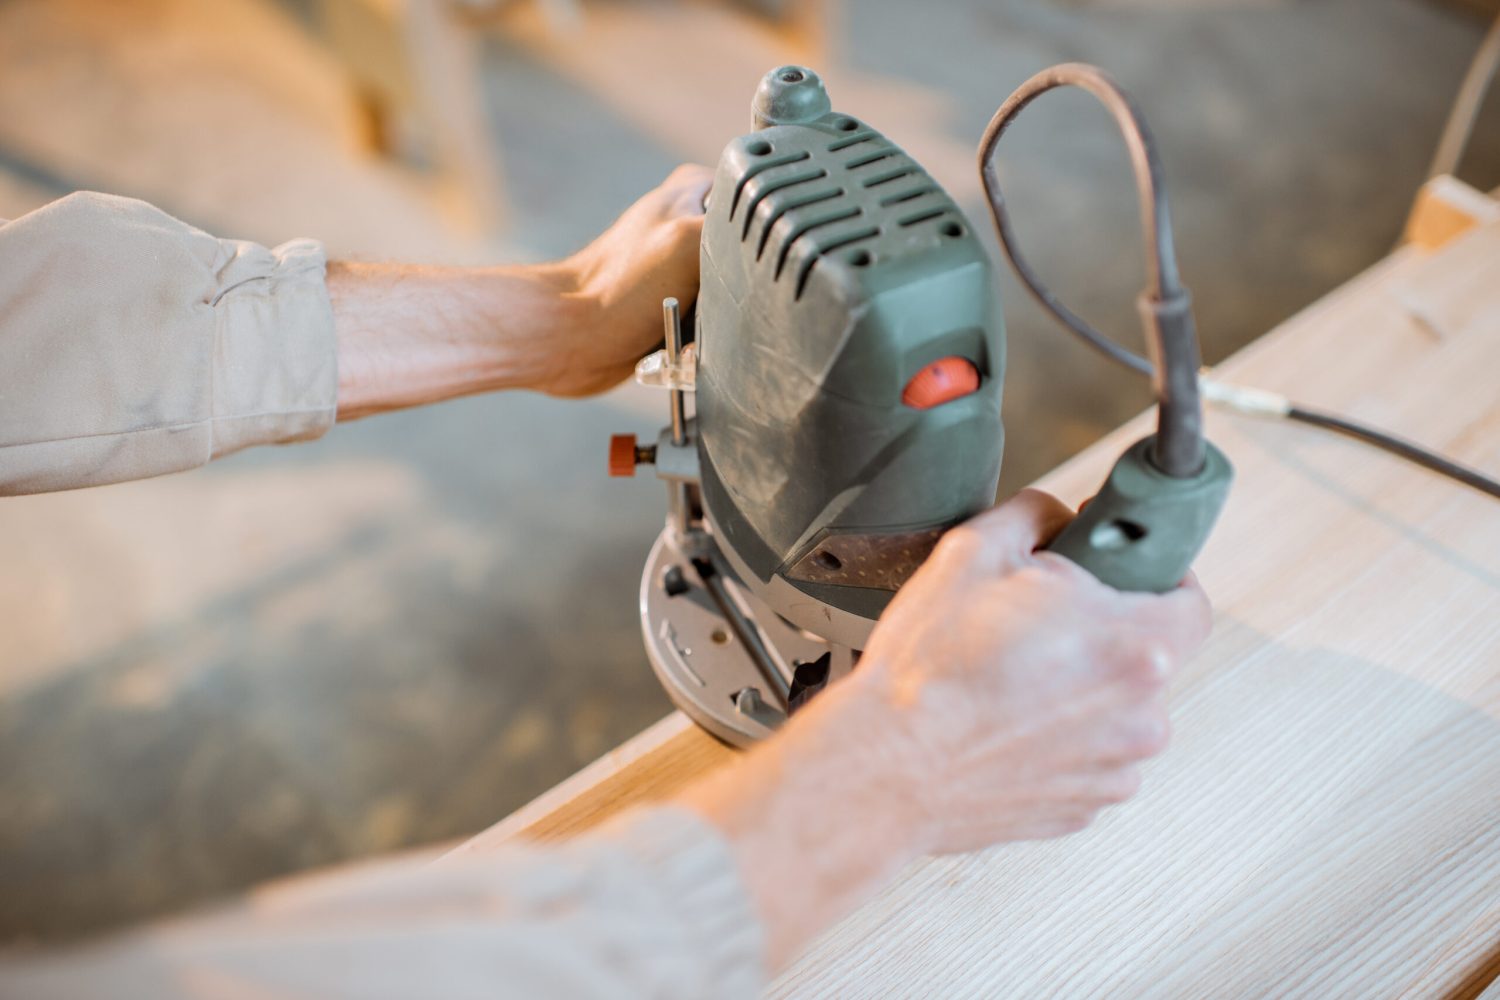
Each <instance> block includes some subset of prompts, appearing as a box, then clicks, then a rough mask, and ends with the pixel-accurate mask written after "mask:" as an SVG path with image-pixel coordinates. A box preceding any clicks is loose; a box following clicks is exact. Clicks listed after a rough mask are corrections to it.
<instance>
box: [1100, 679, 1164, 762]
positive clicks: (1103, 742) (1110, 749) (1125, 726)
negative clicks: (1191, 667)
mask: <svg viewBox="0 0 1500 1000" xmlns="http://www.w3.org/2000/svg"><path fill="white" fill-rule="evenodd" d="M1171 739H1172V723H1171V719H1170V717H1169V716H1168V714H1167V708H1166V705H1165V704H1164V703H1163V701H1162V699H1161V698H1159V697H1152V698H1148V699H1146V700H1144V701H1142V702H1139V703H1138V704H1136V705H1135V706H1133V707H1132V708H1131V709H1129V710H1125V711H1117V712H1113V713H1111V714H1110V715H1109V716H1107V717H1106V718H1104V719H1103V720H1101V721H1100V723H1099V725H1098V726H1097V727H1096V728H1095V729H1094V730H1093V731H1092V732H1091V733H1090V734H1089V736H1088V738H1087V740H1086V741H1085V742H1084V743H1083V745H1082V747H1081V748H1080V750H1081V752H1080V754H1079V763H1080V764H1082V765H1084V766H1086V767H1092V768H1100V769H1105V770H1108V769H1112V768H1118V767H1123V766H1125V765H1128V764H1131V763H1133V762H1135V761H1140V760H1145V759H1147V758H1150V757H1155V756H1156V755H1158V754H1160V753H1162V752H1163V751H1165V750H1166V749H1167V746H1168V745H1169V744H1170V743H1171Z"/></svg>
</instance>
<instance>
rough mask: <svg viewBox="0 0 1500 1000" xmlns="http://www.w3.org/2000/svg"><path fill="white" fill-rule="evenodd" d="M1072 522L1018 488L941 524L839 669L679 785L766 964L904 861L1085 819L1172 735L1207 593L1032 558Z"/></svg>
mask: <svg viewBox="0 0 1500 1000" xmlns="http://www.w3.org/2000/svg"><path fill="white" fill-rule="evenodd" d="M1071 518H1072V513H1071V512H1070V511H1069V510H1068V509H1067V508H1066V507H1064V506H1063V505H1062V504H1061V503H1059V502H1058V501H1057V500H1055V499H1054V498H1052V497H1050V496H1048V495H1046V494H1044V493H1039V492H1036V491H1034V490H1028V491H1025V492H1023V493H1022V494H1020V495H1019V496H1017V497H1016V498H1015V499H1013V500H1011V501H1009V502H1008V503H1006V504H1004V505H1003V506H1001V507H999V508H997V509H996V510H994V511H991V512H989V513H987V514H985V515H982V516H980V517H977V518H975V519H974V520H972V521H970V522H968V523H967V524H965V525H963V526H961V527H959V528H957V529H955V530H954V531H952V532H950V533H949V534H948V535H947V536H946V537H945V538H944V539H943V541H942V543H941V544H940V545H939V546H938V547H937V549H936V551H935V552H934V553H933V556H932V558H931V559H930V560H928V562H927V563H926V564H925V565H924V566H923V567H922V569H921V570H920V571H919V572H918V573H917V574H916V575H915V576H914V577H913V578H912V579H911V581H910V582H908V583H907V584H906V586H905V587H904V588H903V589H902V591H901V593H900V594H899V595H898V597H897V599H896V600H895V601H894V602H893V603H892V604H891V607H890V608H889V609H888V610H887V612H886V614H885V615H884V616H883V617H882V618H881V621H880V623H879V625H878V626H877V627H876V629H875V632H874V634H873V635H872V636H871V638H870V643H869V647H868V648H867V649H866V650H865V653H864V656H863V657H862V658H861V660H860V662H859V665H858V666H857V667H856V668H855V670H854V673H853V674H852V675H851V676H850V677H849V678H848V679H847V680H845V681H843V682H841V683H839V684H836V685H834V686H833V687H831V688H830V689H828V690H827V691H826V692H824V693H823V694H822V695H820V696H819V697H818V698H817V699H815V700H814V701H813V702H811V703H810V704H809V705H808V706H807V708H806V709H804V710H803V711H802V712H799V713H798V714H797V715H796V716H795V717H793V719H792V720H791V721H790V722H789V723H788V724H787V725H786V727H785V728H784V729H783V730H782V731H781V732H780V733H778V734H777V735H776V736H775V737H774V738H772V739H770V740H768V741H767V742H766V743H764V744H762V745H761V746H759V747H757V748H755V749H754V750H753V751H751V753H750V754H748V755H747V756H746V757H745V758H744V759H743V760H741V761H739V762H737V763H736V764H734V765H732V766H731V767H729V768H726V769H725V770H724V771H723V772H720V773H719V774H717V775H714V776H713V777H711V778H709V779H707V780H706V781H705V782H704V783H702V784H701V785H699V786H696V787H695V788H694V789H692V790H690V791H689V792H688V793H687V795H686V796H684V800H683V801H684V804H686V805H687V806H688V807H689V808H692V809H695V810H697V811H698V812H700V813H701V814H702V815H703V816H705V817H706V818H707V819H708V820H709V821H710V822H711V823H714V824H716V825H717V826H719V828H720V829H721V830H723V831H724V832H725V834H726V835H727V836H728V838H729V840H730V843H731V844H732V846H733V848H734V850H735V853H736V855H737V857H738V860H739V862H740V865H741V869H742V871H743V872H744V875H745V880H746V883H747V885H749V886H750V889H751V892H752V893H753V894H754V895H755V897H756V900H757V903H758V904H759V906H760V909H761V913H762V914H763V916H764V917H765V921H766V927H767V931H768V935H769V952H770V956H769V961H770V963H771V965H772V967H773V968H775V967H779V966H780V965H781V964H783V963H784V962H785V961H786V960H788V959H789V958H790V957H791V956H792V955H794V954H795V953H796V952H797V951H798V950H799V949H800V948H801V947H802V946H803V945H804V944H805V943H806V942H807V941H808V940H809V939H810V938H811V937H812V936H813V935H814V934H816V933H817V932H818V931H820V930H822V929H823V928H824V927H826V926H827V925H828V924H830V923H832V922H833V921H834V920H835V919H837V918H838V917H839V916H841V915H842V914H843V913H844V912H846V911H847V910H848V909H850V908H852V907H853V906H854V905H856V904H857V903H858V902H859V901H860V900H861V899H862V898H864V897H865V896H866V895H868V894H869V893H871V892H873V891H874V889H875V888H877V887H878V886H879V885H880V884H881V883H882V882H883V881H885V880H886V879H887V878H888V877H889V876H890V875H891V874H893V873H894V871H895V870H896V869H898V868H899V867H900V866H901V865H902V864H904V863H906V862H907V861H908V860H910V859H911V858H913V857H916V856H918V855H920V854H924V853H933V852H948V851H963V850H971V849H975V848H979V847H985V846H988V845H991V844H995V843H999V842H1003V841H1013V840H1026V839H1033V838H1039V837H1051V836H1057V835H1061V834H1065V833H1071V832H1073V831H1076V830H1079V829H1082V828H1083V827H1084V826H1085V825H1087V824H1088V823H1089V821H1090V820H1092V819H1093V817H1094V816H1095V815H1096V814H1097V813H1098V812H1099V810H1101V809H1103V808H1104V807H1105V806H1107V805H1109V804H1111V803H1115V802H1121V801H1124V800H1125V799H1127V798H1129V797H1130V796H1131V795H1132V794H1133V793H1134V792H1135V790H1136V787H1137V785H1138V783H1139V775H1138V773H1137V770H1136V765H1137V763H1138V762H1139V761H1140V760H1142V759H1144V758H1146V757H1149V756H1151V755H1153V754H1155V753H1158V752H1160V751H1161V750H1162V749H1163V748H1164V747H1165V746H1166V742H1167V714H1166V707H1165V699H1164V691H1165V685H1166V681H1167V678H1168V677H1169V675H1170V673H1171V671H1172V670H1173V669H1174V668H1175V667H1176V665H1177V664H1178V663H1180V662H1181V661H1182V660H1183V659H1184V658H1185V657H1186V656H1187V655H1188V654H1189V653H1191V652H1192V651H1193V649H1195V648H1196V647H1197V646H1198V645H1199V644H1200V643H1201V642H1202V641H1203V639H1204V638H1205V637H1206V636H1207V634H1208V629H1209V624H1210V614H1209V608H1208V602H1207V600H1206V598H1205V597H1204V595H1203V592H1202V591H1201V590H1200V589H1199V588H1198V586H1197V584H1196V582H1194V581H1193V580H1191V579H1189V580H1188V581H1186V582H1185V583H1184V584H1183V585H1182V586H1181V587H1179V588H1178V589H1177V590H1175V591H1173V592H1171V593H1169V594H1165V595H1154V594H1123V593H1120V592H1118V591H1115V590H1112V589H1110V588H1109V587H1106V586H1105V585H1104V584H1101V583H1099V582H1098V581H1097V580H1095V579H1094V578H1093V577H1091V576H1090V575H1089V574H1088V573H1086V572H1085V571H1083V570H1082V569H1080V568H1078V567H1077V566H1075V565H1073V564H1072V563H1070V562H1068V561H1067V560H1065V559H1063V558H1062V557H1060V556H1055V555H1052V554H1050V553H1046V552H1039V551H1037V550H1038V549H1039V547H1040V546H1042V545H1044V544H1046V542H1047V541H1048V540H1049V539H1050V538H1052V537H1053V536H1054V535H1056V533H1057V532H1058V531H1060V530H1061V529H1062V527H1063V526H1064V525H1066V524H1067V523H1068V521H1069V520H1071Z"/></svg>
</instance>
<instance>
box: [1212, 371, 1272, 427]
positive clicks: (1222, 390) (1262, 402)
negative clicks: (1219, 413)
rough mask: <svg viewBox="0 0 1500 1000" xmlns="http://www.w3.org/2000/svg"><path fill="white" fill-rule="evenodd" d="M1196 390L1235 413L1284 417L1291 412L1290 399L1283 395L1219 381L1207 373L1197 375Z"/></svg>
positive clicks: (1216, 404) (1217, 404)
mask: <svg viewBox="0 0 1500 1000" xmlns="http://www.w3.org/2000/svg"><path fill="white" fill-rule="evenodd" d="M1198 391H1199V392H1200V393H1201V394H1202V395H1203V398H1204V399H1205V400H1206V401H1208V402H1210V403H1213V404H1214V405H1215V406H1221V407H1223V408H1224V409H1226V410H1234V411H1235V412H1236V413H1250V414H1254V415H1256V416H1261V417H1285V416H1286V415H1288V414H1289V413H1291V412H1292V401H1291V400H1290V399H1287V398H1286V397H1285V396H1282V395H1280V394H1278V393H1274V392H1270V391H1269V390H1266V389H1256V388H1254V387H1252V386H1248V385H1234V384H1232V383H1229V382H1220V381H1218V380H1216V379H1212V378H1209V377H1208V376H1207V375H1202V374H1200V375H1199V376H1198Z"/></svg>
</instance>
